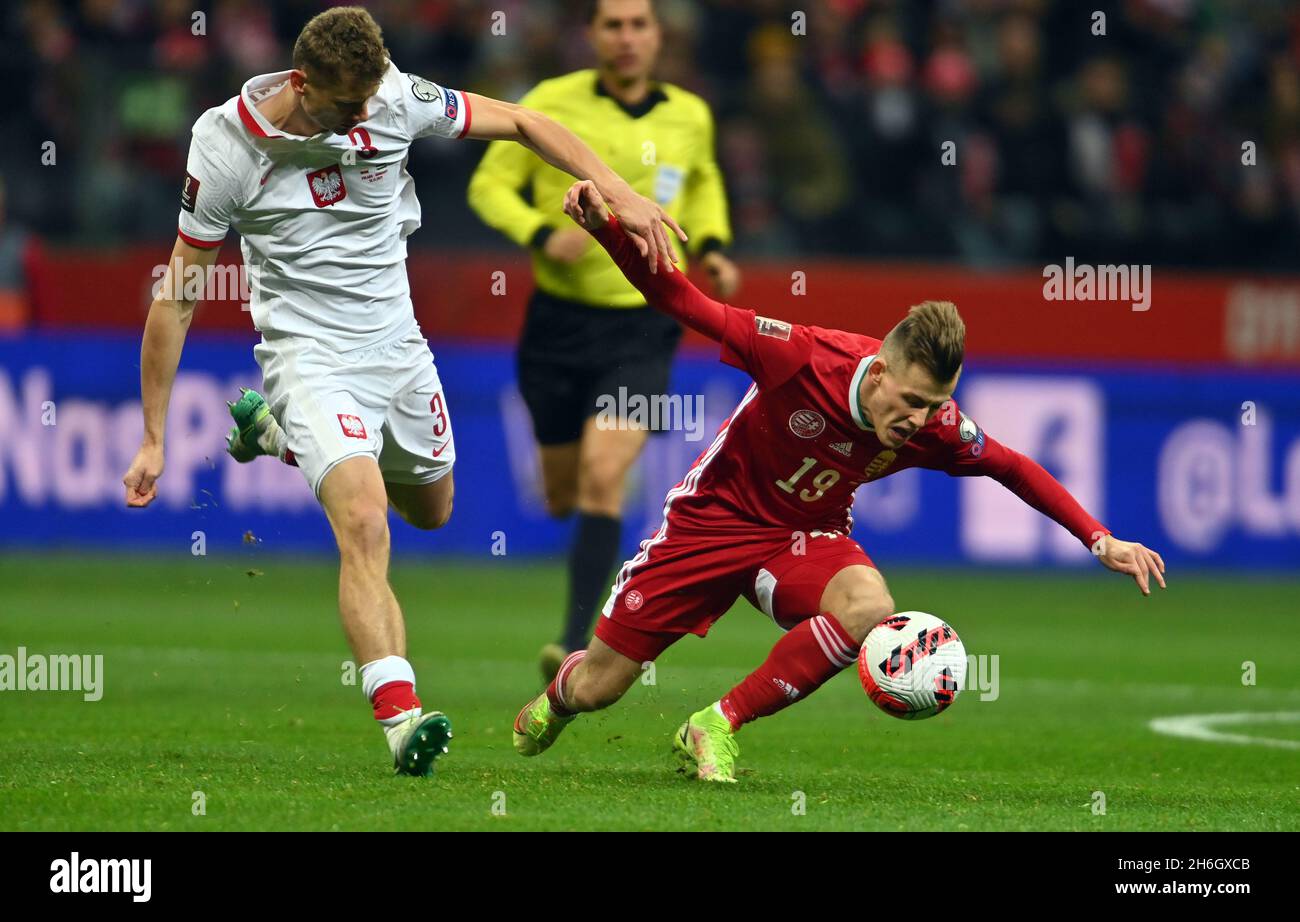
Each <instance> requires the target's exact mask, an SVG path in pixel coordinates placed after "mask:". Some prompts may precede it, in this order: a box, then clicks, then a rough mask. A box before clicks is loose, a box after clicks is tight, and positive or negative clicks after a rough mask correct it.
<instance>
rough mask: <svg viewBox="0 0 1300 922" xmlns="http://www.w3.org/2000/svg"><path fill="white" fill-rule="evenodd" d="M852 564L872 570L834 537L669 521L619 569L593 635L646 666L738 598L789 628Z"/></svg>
mask: <svg viewBox="0 0 1300 922" xmlns="http://www.w3.org/2000/svg"><path fill="white" fill-rule="evenodd" d="M855 564H860V565H862V566H867V567H874V566H875V564H873V563H872V562H871V558H870V557H868V556H867V554H866V552H865V551H864V550H862V546H861V545H859V544H858V543H857V542H856V541H854V540H853V539H852V538H850V537H848V536H847V535H844V534H840V533H838V532H816V531H814V532H808V533H806V534H805V533H803V532H793V533H792V532H790V531H786V530H783V529H767V528H757V527H756V528H754V529H752V530H747V531H736V532H734V533H733V532H731V531H730V530H726V531H724V530H720V529H718V528H716V527H701V526H699V525H695V526H694V527H692V524H688V523H684V522H678V521H672V520H670V521H668V522H666V523H665V527H664V528H662V529H660V532H659V534H657V535H656V536H655V537H654V538H652V539H650V540H648V541H645V542H642V544H641V552H640V553H639V554H637V555H636V556H635V557H633V558H632V559H631V560H629V561H628V562H627V563H625V564H624V565H623V568H622V569H621V570H620V571H619V574H618V578H617V579H616V580H615V582H614V588H613V591H612V592H611V593H610V596H609V601H607V602H606V603H605V608H604V611H603V613H602V617H600V618H598V619H597V621H596V636H597V637H599V638H600V639H601V640H603V641H604V642H605V643H606V644H608V645H609V646H610V647H612V648H613V649H614V650H615V651H617V652H619V653H621V654H623V655H624V656H626V657H629V658H630V659H634V660H637V661H638V662H648V661H650V660H653V659H655V658H656V657H658V656H659V654H660V653H662V652H663V651H664V650H666V649H668V647H670V646H672V644H674V643H676V642H677V640H678V639H680V638H681V637H683V636H685V635H686V634H698V635H699V636H700V637H703V636H704V635H705V634H707V633H708V632H709V628H710V627H712V626H713V622H715V621H717V620H718V619H719V618H721V617H722V616H723V615H724V614H726V612H727V610H728V609H729V608H731V606H732V605H734V604H735V602H736V599H738V598H739V597H740V596H742V595H743V596H744V597H745V598H747V599H748V600H749V602H750V604H751V605H753V606H754V607H755V608H757V609H759V610H760V611H761V612H763V613H764V614H765V615H767V616H768V617H769V618H771V619H772V620H773V621H774V622H776V624H777V625H778V626H779V627H781V628H782V629H783V630H789V629H790V628H792V627H794V626H795V625H796V624H798V623H799V622H800V621H803V620H805V619H807V618H811V617H813V616H814V615H817V614H820V613H821V609H820V606H821V598H822V592H823V591H824V590H825V588H826V584H827V583H828V582H830V579H831V577H833V576H834V575H835V574H836V573H838V572H839V571H840V570H843V569H844V568H845V567H851V566H854V565H855Z"/></svg>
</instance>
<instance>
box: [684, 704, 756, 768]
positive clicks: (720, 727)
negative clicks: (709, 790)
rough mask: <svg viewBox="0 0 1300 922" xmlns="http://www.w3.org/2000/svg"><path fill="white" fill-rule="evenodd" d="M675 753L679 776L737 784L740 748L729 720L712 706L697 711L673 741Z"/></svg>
mask: <svg viewBox="0 0 1300 922" xmlns="http://www.w3.org/2000/svg"><path fill="white" fill-rule="evenodd" d="M673 752H674V754H676V756H677V760H678V761H679V762H680V763H681V766H680V768H678V771H679V772H682V773H683V774H690V775H692V776H694V777H696V778H699V779H700V780H701V781H721V782H726V783H731V784H734V783H735V781H736V757H737V756H739V755H740V745H739V744H738V743H737V742H736V735H735V734H734V733H732V732H731V724H730V723H729V722H728V720H727V718H725V717H723V716H722V715H721V714H719V713H718V711H717V708H715V707H714V706H713V705H711V704H710V705H709V706H708V707H706V708H705V709H704V710H702V711H696V712H695V713H694V714H692V715H691V716H690V719H688V720H687V721H686V723H684V724H682V725H681V727H680V728H679V729H678V731H677V735H676V736H675V737H673Z"/></svg>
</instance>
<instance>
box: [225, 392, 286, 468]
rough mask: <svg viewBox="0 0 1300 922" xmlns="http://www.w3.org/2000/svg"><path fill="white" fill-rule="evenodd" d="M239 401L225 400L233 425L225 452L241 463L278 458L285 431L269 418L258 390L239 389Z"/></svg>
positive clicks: (268, 412) (269, 413) (269, 414)
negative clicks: (270, 457)
mask: <svg viewBox="0 0 1300 922" xmlns="http://www.w3.org/2000/svg"><path fill="white" fill-rule="evenodd" d="M239 391H240V395H239V400H238V401H236V402H235V403H231V402H229V401H226V406H228V407H229V408H230V415H231V416H232V417H234V420H235V426H234V428H233V429H231V430H230V437H229V438H228V439H226V451H227V452H229V453H230V457H232V458H234V459H235V460H236V461H238V462H239V463H240V464H245V463H247V462H249V461H252V460H253V459H254V458H256V457H258V456H259V455H271V456H272V457H277V458H278V457H279V456H280V446H281V445H283V444H284V432H283V430H281V429H280V424H279V423H278V422H276V420H275V417H274V416H272V415H271V408H270V407H268V406H267V405H266V401H265V400H264V399H263V398H262V395H261V394H259V393H258V392H257V391H254V390H249V389H248V388H246V387H241V388H240V389H239Z"/></svg>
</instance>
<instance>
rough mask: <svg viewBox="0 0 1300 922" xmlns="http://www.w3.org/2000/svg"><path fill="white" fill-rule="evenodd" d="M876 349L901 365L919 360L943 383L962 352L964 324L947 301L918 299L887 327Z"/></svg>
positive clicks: (954, 373)
mask: <svg viewBox="0 0 1300 922" xmlns="http://www.w3.org/2000/svg"><path fill="white" fill-rule="evenodd" d="M880 351H881V352H887V353H888V354H889V356H890V357H891V358H893V359H895V360H896V361H900V362H901V363H902V365H903V366H904V367H906V366H909V365H911V364H913V363H914V362H919V363H920V365H921V367H922V368H924V369H925V370H926V371H927V372H929V373H930V375H931V377H933V378H934V380H935V381H936V382H937V383H938V384H947V383H948V382H949V381H951V380H952V379H953V378H955V377H957V372H958V371H960V370H961V363H962V360H963V359H964V358H965V355H966V324H965V322H964V321H963V320H962V319H961V314H959V313H957V305H955V304H953V303H952V302H951V301H922V302H921V303H920V304H914V305H913V306H912V307H910V308H909V309H908V311H907V316H906V317H904V318H903V319H902V320H900V321H899V322H898V325H897V326H895V327H894V328H893V329H892V330H890V331H889V334H888V335H887V336H886V337H885V341H884V342H883V343H882V344H881V347H880Z"/></svg>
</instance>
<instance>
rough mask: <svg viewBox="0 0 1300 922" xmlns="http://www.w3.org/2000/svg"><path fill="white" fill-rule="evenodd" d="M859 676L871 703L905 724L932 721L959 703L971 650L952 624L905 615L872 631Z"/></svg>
mask: <svg viewBox="0 0 1300 922" xmlns="http://www.w3.org/2000/svg"><path fill="white" fill-rule="evenodd" d="M858 677H859V678H861V679H862V687H863V688H865V689H866V690H867V694H868V695H869V696H870V697H871V700H872V701H874V702H875V703H876V707H878V708H880V709H881V710H882V711H884V712H885V713H886V714H889V715H891V716H893V717H898V718H900V719H902V720H921V719H923V718H926V717H933V716H934V715H935V714H938V713H939V712H940V711H942V710H945V709H947V708H948V707H949V706H950V705H951V704H952V703H953V702H954V701H956V700H957V693H958V692H959V691H960V690H961V685H962V682H963V681H964V680H965V678H966V648H965V647H964V646H962V642H961V638H959V637H958V636H957V632H956V631H954V630H953V629H952V627H950V626H949V625H948V623H947V622H945V621H943V620H942V619H940V618H936V617H935V616H934V615H927V614H926V613H925V612H923V611H905V612H899V613H898V614H896V615H894V616H892V617H890V618H886V619H885V620H884V621H882V622H880V623H879V624H877V625H876V626H875V627H874V628H872V630H871V633H870V634H868V635H867V639H866V641H864V642H863V644H862V649H861V650H859V651H858Z"/></svg>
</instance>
